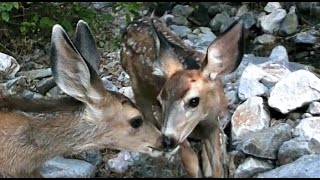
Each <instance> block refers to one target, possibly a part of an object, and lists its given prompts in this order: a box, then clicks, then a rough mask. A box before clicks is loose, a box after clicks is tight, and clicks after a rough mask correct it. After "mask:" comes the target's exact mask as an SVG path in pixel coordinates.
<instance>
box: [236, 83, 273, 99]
mask: <svg viewBox="0 0 320 180" xmlns="http://www.w3.org/2000/svg"><path fill="white" fill-rule="evenodd" d="M267 93H268V88H267V87H266V86H264V85H263V84H262V83H260V82H259V81H257V80H255V79H243V78H241V79H240V84H239V90H238V96H239V98H240V99H241V100H246V99H248V98H250V97H254V96H266V94H267Z"/></svg>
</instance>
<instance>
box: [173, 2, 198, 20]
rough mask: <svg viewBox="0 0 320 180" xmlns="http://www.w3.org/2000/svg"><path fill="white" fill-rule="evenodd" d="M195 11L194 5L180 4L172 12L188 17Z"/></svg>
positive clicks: (175, 14)
mask: <svg viewBox="0 0 320 180" xmlns="http://www.w3.org/2000/svg"><path fill="white" fill-rule="evenodd" d="M193 11H194V8H193V7H192V6H189V5H180V4H178V5H176V6H175V7H174V8H173V9H172V14H173V15H174V16H184V17H188V16H189V15H190V14H192V12H193Z"/></svg>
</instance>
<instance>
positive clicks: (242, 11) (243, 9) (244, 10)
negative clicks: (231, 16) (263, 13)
mask: <svg viewBox="0 0 320 180" xmlns="http://www.w3.org/2000/svg"><path fill="white" fill-rule="evenodd" d="M248 11H249V8H248V6H247V5H246V4H243V5H242V6H240V7H239V9H238V11H237V14H236V17H241V16H242V15H244V14H245V13H247V12H248Z"/></svg>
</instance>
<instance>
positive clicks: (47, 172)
mask: <svg viewBox="0 0 320 180" xmlns="http://www.w3.org/2000/svg"><path fill="white" fill-rule="evenodd" d="M95 170H96V167H95V166H93V165H92V164H91V163H88V162H86V161H82V160H77V159H65V158H63V157H61V156H56V157H54V158H52V159H49V160H47V161H46V162H44V163H43V165H42V166H41V168H40V174H41V175H42V176H43V177H44V178H91V177H94V175H95Z"/></svg>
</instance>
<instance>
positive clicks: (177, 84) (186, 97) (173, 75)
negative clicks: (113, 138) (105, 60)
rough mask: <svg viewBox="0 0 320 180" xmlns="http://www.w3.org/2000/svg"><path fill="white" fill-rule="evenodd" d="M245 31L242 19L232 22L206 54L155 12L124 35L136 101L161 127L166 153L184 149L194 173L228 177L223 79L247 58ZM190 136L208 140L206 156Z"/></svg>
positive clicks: (125, 59) (125, 62) (183, 155)
mask: <svg viewBox="0 0 320 180" xmlns="http://www.w3.org/2000/svg"><path fill="white" fill-rule="evenodd" d="M243 29H244V25H243V22H242V21H235V22H234V23H232V24H231V25H230V26H229V27H228V28H227V29H226V30H225V31H224V32H223V33H222V34H221V35H220V36H219V37H217V38H216V39H215V40H214V41H213V42H212V43H211V44H210V45H209V47H208V49H207V52H206V54H203V53H201V52H198V51H196V50H195V49H193V48H191V47H190V46H188V45H186V44H184V43H183V41H181V39H180V38H179V37H178V36H177V35H175V34H174V33H173V32H172V31H170V30H169V28H168V27H167V26H166V25H165V23H164V22H162V21H161V20H160V19H159V18H156V17H153V16H151V17H150V18H146V19H142V20H139V21H137V22H133V23H131V24H129V25H128V27H127V28H126V30H125V32H124V34H123V38H124V40H123V43H122V44H121V63H122V66H123V68H124V69H125V71H126V72H127V73H128V75H129V76H130V79H131V82H132V88H133V92H134V96H135V100H136V104H137V106H138V107H139V108H140V109H141V110H142V112H143V114H144V115H145V119H146V120H149V121H151V122H152V123H153V124H155V125H156V126H157V127H158V128H159V129H161V132H162V134H163V135H164V144H165V146H166V151H168V152H174V151H176V150H178V149H179V152H180V154H181V160H182V163H183V166H184V168H185V170H186V171H187V174H188V175H189V176H191V177H228V169H227V167H226V164H227V159H228V157H227V154H226V147H225V143H226V139H225V134H224V132H223V128H222V127H223V126H222V125H221V124H222V123H221V121H222V119H224V118H227V117H228V116H227V115H228V105H227V101H226V98H225V94H224V89H223V84H222V82H221V77H222V76H224V75H227V74H230V73H232V72H233V71H234V70H235V69H236V68H237V67H238V66H239V64H240V62H241V59H242V57H243V43H244V36H243V34H244V33H243ZM187 137H193V138H197V139H200V140H201V141H202V145H203V148H202V151H201V155H200V156H201V160H199V159H200V157H198V155H197V154H196V153H195V151H194V150H193V149H192V148H191V146H190V144H189V142H188V139H187ZM173 150H174V151H173Z"/></svg>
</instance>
